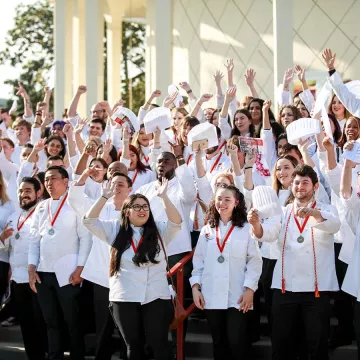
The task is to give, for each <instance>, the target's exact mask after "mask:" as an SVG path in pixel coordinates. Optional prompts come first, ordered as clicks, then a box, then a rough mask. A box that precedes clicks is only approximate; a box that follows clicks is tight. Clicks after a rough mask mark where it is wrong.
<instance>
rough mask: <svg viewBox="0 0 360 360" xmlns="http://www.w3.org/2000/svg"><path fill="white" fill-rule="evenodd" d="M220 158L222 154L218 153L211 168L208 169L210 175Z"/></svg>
mask: <svg viewBox="0 0 360 360" xmlns="http://www.w3.org/2000/svg"><path fill="white" fill-rule="evenodd" d="M221 156H222V153H220V154H219V155H218V157H217V159H216V161H215V162H214V164H213V166H212V167H211V169H210V174H211V173H212V172H213V171H214V169H215V168H216V167H217V166H218V164H219V161H220V158H221Z"/></svg>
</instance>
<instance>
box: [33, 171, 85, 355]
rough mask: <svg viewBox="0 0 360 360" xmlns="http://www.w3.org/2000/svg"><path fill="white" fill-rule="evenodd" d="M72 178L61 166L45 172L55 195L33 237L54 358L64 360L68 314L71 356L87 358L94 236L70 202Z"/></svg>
mask: <svg viewBox="0 0 360 360" xmlns="http://www.w3.org/2000/svg"><path fill="white" fill-rule="evenodd" d="M68 181H69V176H68V173H67V171H66V170H65V169H64V168H62V167H61V166H51V167H49V168H48V169H47V170H46V172H45V187H46V190H47V191H48V193H49V194H50V198H49V199H47V200H45V201H43V202H42V203H41V204H39V206H38V207H37V208H36V210H35V212H34V214H33V222H32V225H31V229H30V237H29V259H28V264H29V265H28V272H29V283H30V287H31V289H32V290H33V291H34V292H35V293H37V295H38V300H39V303H40V307H41V310H42V313H43V316H44V319H45V322H46V325H47V335H48V343H49V357H50V359H62V358H63V347H62V344H61V329H62V320H61V318H60V314H61V313H62V314H63V316H64V318H65V322H66V324H67V327H68V332H69V338H70V356H71V358H72V359H73V360H84V336H83V332H82V324H81V321H80V314H79V311H80V307H79V296H80V287H81V282H82V281H83V279H82V277H81V272H82V270H83V267H84V265H85V263H86V260H87V258H88V255H89V252H90V249H91V235H90V233H88V232H87V231H86V230H85V228H84V227H83V226H82V225H81V220H80V218H78V217H77V216H76V214H75V213H74V211H73V210H72V209H71V207H70V206H69V205H68V204H67V202H66V199H67V196H68V193H67V187H68Z"/></svg>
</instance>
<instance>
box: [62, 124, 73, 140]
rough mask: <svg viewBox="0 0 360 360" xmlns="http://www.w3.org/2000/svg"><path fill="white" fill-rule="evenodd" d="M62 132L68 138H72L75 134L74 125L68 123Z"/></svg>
mask: <svg viewBox="0 0 360 360" xmlns="http://www.w3.org/2000/svg"><path fill="white" fill-rule="evenodd" d="M62 131H63V133H64V134H65V136H66V137H67V138H69V137H71V136H72V132H73V127H72V124H71V123H70V122H68V123H66V124H65V125H64V127H63V130H62Z"/></svg>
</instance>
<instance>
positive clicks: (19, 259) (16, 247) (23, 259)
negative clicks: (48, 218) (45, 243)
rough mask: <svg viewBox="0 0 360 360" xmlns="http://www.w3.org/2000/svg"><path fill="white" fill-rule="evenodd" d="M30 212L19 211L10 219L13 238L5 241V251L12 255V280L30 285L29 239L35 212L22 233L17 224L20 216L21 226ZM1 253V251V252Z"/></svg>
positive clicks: (22, 229)
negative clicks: (17, 236)
mask: <svg viewBox="0 0 360 360" xmlns="http://www.w3.org/2000/svg"><path fill="white" fill-rule="evenodd" d="M29 213H30V211H24V210H21V209H17V210H16V211H15V212H13V213H12V214H11V215H10V216H9V217H8V218H7V222H9V221H12V223H11V224H12V226H11V227H12V228H13V229H14V233H13V235H12V236H10V237H9V238H7V239H6V240H5V244H4V245H5V250H7V251H8V252H9V254H10V261H9V262H10V266H11V280H14V281H15V282H17V283H18V284H23V283H28V282H29V274H28V255H29V238H30V228H31V224H32V221H33V216H34V214H35V212H34V213H33V214H32V215H31V216H30V217H29V218H28V219H27V220H26V222H25V223H24V225H23V226H22V228H21V229H20V231H18V230H17V223H18V219H19V216H20V215H21V218H20V224H21V222H22V221H24V220H25V218H26V216H27V215H28V214H29ZM17 233H19V235H20V238H19V239H16V238H15V236H16V234H17ZM0 253H1V251H0Z"/></svg>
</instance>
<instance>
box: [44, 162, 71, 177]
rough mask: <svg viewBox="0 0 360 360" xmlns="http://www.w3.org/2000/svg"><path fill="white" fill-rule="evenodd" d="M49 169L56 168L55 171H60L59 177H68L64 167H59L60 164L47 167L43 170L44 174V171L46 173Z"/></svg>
mask: <svg viewBox="0 0 360 360" xmlns="http://www.w3.org/2000/svg"><path fill="white" fill-rule="evenodd" d="M50 170H57V171H58V172H59V173H60V175H61V177H62V178H63V179H68V178H69V174H68V172H67V171H66V169H64V168H63V167H61V166H57V165H54V166H50V167H48V168H47V169H46V170H45V175H46V173H47V172H48V171H50Z"/></svg>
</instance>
